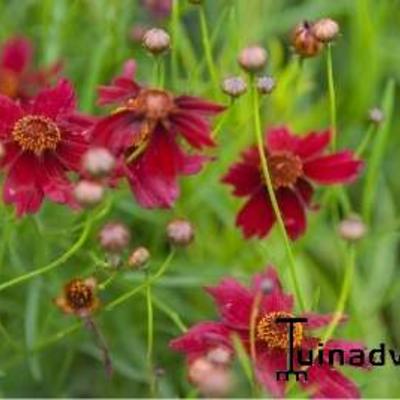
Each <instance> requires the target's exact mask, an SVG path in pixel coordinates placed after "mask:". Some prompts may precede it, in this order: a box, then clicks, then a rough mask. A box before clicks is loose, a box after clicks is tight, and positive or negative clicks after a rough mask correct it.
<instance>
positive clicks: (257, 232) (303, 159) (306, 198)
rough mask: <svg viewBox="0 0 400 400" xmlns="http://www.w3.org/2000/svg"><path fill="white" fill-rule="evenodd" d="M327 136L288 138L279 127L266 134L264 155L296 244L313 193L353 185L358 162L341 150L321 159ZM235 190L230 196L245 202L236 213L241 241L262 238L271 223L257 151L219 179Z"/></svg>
mask: <svg viewBox="0 0 400 400" xmlns="http://www.w3.org/2000/svg"><path fill="white" fill-rule="evenodd" d="M329 141H330V133H329V132H328V131H327V132H322V133H316V132H312V133H309V134H308V135H306V136H304V137H298V136H295V135H293V134H292V133H291V132H290V131H289V129H288V128H286V127H279V128H273V129H271V130H269V132H268V133H267V134H266V143H267V144H266V147H265V152H266V155H267V162H268V167H269V171H270V174H271V179H272V183H273V187H274V191H275V196H276V198H277V201H278V204H279V209H280V211H281V213H282V217H283V220H284V223H285V227H286V230H287V232H288V234H289V236H290V237H291V239H293V240H294V239H297V238H298V237H299V236H300V235H302V234H303V233H304V231H305V229H306V223H307V221H306V213H305V211H306V208H308V207H309V206H310V203H311V200H312V196H313V192H314V188H313V186H312V184H311V183H312V182H315V183H317V184H322V185H333V184H337V183H349V182H352V181H353V180H354V179H355V178H356V177H357V176H358V174H359V173H360V170H361V168H362V166H363V162H362V161H360V160H356V159H355V158H354V156H353V153H352V152H351V151H348V150H345V151H341V152H338V153H334V154H329V155H323V154H322V153H323V152H324V150H325V148H326V147H327V146H328V144H329ZM222 181H223V182H224V183H227V184H230V185H232V186H233V187H234V192H233V194H234V195H235V196H238V197H249V199H248V201H247V202H246V204H245V205H244V207H243V208H242V209H241V211H240V212H239V214H238V216H237V219H236V225H237V226H240V227H241V228H242V230H243V233H244V235H245V237H246V238H249V237H251V236H258V237H260V238H262V237H264V236H266V235H267V234H268V233H269V231H270V230H271V228H272V226H273V225H274V223H275V221H276V219H275V214H274V210H273V208H272V204H271V201H270V199H269V196H268V192H267V187H266V183H265V180H264V178H263V174H262V171H261V163H260V157H259V153H258V150H257V148H256V147H255V146H253V147H250V148H249V149H248V150H247V151H245V152H243V154H242V161H241V162H239V163H236V164H234V165H233V166H232V167H231V168H230V170H229V172H228V173H227V174H226V175H225V176H224V177H223V179H222Z"/></svg>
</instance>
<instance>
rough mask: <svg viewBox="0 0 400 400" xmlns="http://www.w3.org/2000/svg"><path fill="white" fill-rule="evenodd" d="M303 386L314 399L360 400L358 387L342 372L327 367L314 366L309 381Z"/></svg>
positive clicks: (310, 371) (309, 374) (309, 372)
mask: <svg viewBox="0 0 400 400" xmlns="http://www.w3.org/2000/svg"><path fill="white" fill-rule="evenodd" d="M302 386H303V388H304V389H305V390H307V391H308V392H309V393H310V394H311V396H312V398H314V399H318V398H320V399H338V398H342V399H359V398H360V391H359V389H358V387H357V386H356V385H355V384H354V383H353V382H352V381H351V380H350V379H348V378H346V377H345V376H344V375H342V374H341V373H340V372H338V371H336V370H334V369H330V368H329V366H326V365H322V366H320V365H313V366H312V367H310V368H309V369H308V380H307V381H302Z"/></svg>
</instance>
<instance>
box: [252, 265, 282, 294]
mask: <svg viewBox="0 0 400 400" xmlns="http://www.w3.org/2000/svg"><path fill="white" fill-rule="evenodd" d="M266 279H268V280H269V281H271V282H272V283H273V285H274V289H273V290H276V291H278V292H280V293H282V284H281V281H280V279H279V275H278V271H277V270H276V268H275V267H274V266H272V265H270V266H268V267H267V268H266V269H265V270H264V271H263V272H262V273H260V274H255V275H254V276H253V279H252V288H253V290H254V291H256V292H258V291H259V290H260V289H261V287H262V283H263V281H265V280H266Z"/></svg>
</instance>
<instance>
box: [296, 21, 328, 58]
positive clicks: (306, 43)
mask: <svg viewBox="0 0 400 400" xmlns="http://www.w3.org/2000/svg"><path fill="white" fill-rule="evenodd" d="M312 26H313V25H312V23H310V22H307V21H304V22H302V23H300V24H298V25H297V26H296V27H295V28H294V30H293V32H292V45H293V48H294V50H295V51H296V53H297V54H298V55H300V56H301V57H315V56H316V55H318V54H319V53H320V52H321V50H322V49H323V47H324V44H323V43H322V42H321V41H320V40H318V39H317V38H316V37H315V35H314V33H313V31H312Z"/></svg>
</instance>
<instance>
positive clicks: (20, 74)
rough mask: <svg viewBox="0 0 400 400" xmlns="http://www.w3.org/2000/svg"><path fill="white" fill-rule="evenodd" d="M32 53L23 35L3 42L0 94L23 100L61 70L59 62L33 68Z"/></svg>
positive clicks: (46, 83) (45, 84)
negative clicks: (42, 67) (40, 67)
mask: <svg viewBox="0 0 400 400" xmlns="http://www.w3.org/2000/svg"><path fill="white" fill-rule="evenodd" d="M32 55H33V49H32V44H31V42H30V41H29V40H28V39H26V38H24V37H13V38H11V39H9V40H8V41H7V42H5V43H4V46H3V50H2V52H1V54H0V94H3V95H5V96H8V97H10V98H12V99H18V100H23V101H25V100H27V99H29V97H31V96H33V95H35V94H36V93H37V92H38V91H39V90H40V89H41V88H43V87H45V86H47V85H48V83H49V81H50V80H51V78H54V77H55V76H57V75H58V74H59V72H60V71H61V68H62V66H61V63H55V64H53V65H51V66H50V67H48V68H46V69H40V70H33V69H32V68H31V67H32V66H31V63H32Z"/></svg>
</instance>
